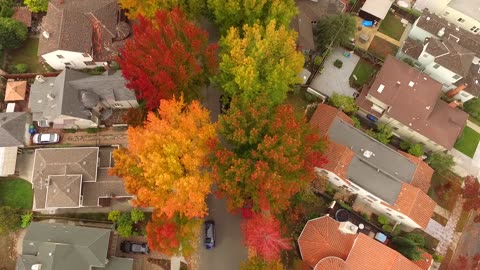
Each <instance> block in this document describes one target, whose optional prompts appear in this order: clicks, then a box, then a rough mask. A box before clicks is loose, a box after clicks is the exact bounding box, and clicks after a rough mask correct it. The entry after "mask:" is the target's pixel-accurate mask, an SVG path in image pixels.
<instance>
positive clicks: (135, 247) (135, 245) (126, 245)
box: [120, 241, 150, 254]
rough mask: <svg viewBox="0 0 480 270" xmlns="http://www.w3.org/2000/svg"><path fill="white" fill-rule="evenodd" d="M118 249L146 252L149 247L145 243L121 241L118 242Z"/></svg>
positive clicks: (127, 251)
mask: <svg viewBox="0 0 480 270" xmlns="http://www.w3.org/2000/svg"><path fill="white" fill-rule="evenodd" d="M120 250H121V251H122V252H125V253H135V254H148V253H150V249H149V248H148V245H147V243H139V242H131V241H123V242H122V243H121V244H120Z"/></svg>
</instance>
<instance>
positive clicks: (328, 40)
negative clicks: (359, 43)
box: [315, 13, 357, 52]
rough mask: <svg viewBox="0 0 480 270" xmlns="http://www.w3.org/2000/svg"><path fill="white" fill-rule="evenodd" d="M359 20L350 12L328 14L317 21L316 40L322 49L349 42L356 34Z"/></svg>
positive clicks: (318, 46)
mask: <svg viewBox="0 0 480 270" xmlns="http://www.w3.org/2000/svg"><path fill="white" fill-rule="evenodd" d="M356 27H357V22H356V20H355V17H353V16H351V15H349V14H345V13H342V14H339V15H332V16H326V17H323V18H322V19H320V21H318V22H317V29H316V31H315V42H316V45H317V48H318V49H319V50H320V51H322V52H323V51H325V50H326V49H328V48H329V47H330V45H331V46H332V47H336V46H338V45H339V44H342V43H347V42H349V40H350V39H351V38H353V37H354V36H355V31H356Z"/></svg>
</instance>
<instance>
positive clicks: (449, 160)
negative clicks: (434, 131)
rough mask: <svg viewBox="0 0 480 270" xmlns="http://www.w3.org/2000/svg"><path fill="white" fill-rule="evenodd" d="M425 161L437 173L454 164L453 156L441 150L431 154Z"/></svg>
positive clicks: (450, 167)
mask: <svg viewBox="0 0 480 270" xmlns="http://www.w3.org/2000/svg"><path fill="white" fill-rule="evenodd" d="M426 161H427V163H428V165H430V167H432V168H433V169H434V170H435V171H436V172H437V173H444V172H446V171H449V170H451V169H452V168H453V166H455V161H454V160H453V156H452V155H450V154H447V153H442V152H435V153H433V154H431V155H430V156H429V157H428V158H427V160H426Z"/></svg>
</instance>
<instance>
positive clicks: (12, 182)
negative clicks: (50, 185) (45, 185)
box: [0, 178, 33, 209]
mask: <svg viewBox="0 0 480 270" xmlns="http://www.w3.org/2000/svg"><path fill="white" fill-rule="evenodd" d="M32 203H33V190H32V185H31V184H30V182H28V181H26V180H23V179H15V178H0V205H1V206H11V207H18V208H22V209H32Z"/></svg>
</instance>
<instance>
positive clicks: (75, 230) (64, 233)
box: [16, 222, 133, 270]
mask: <svg viewBox="0 0 480 270" xmlns="http://www.w3.org/2000/svg"><path fill="white" fill-rule="evenodd" d="M112 235H113V233H112V231H111V230H107V229H99V228H92V227H79V226H71V225H63V224H58V223H38V222H33V223H32V224H30V226H29V227H28V229H27V232H26V234H25V237H24V238H23V244H22V249H21V255H20V256H19V258H18V260H17V266H16V270H40V269H42V270H55V269H69V270H85V269H91V270H131V269H132V268H133V259H130V258H120V257H115V256H113V255H112V254H110V253H111V252H110V250H115V249H114V248H113V249H112V248H111V247H112V245H114V244H115V241H112V240H113V239H112V238H113V237H112Z"/></svg>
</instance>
